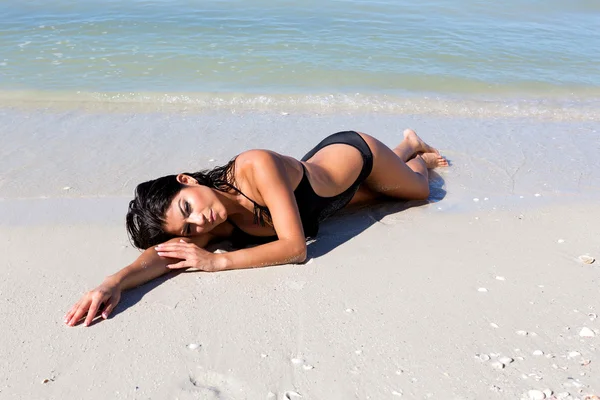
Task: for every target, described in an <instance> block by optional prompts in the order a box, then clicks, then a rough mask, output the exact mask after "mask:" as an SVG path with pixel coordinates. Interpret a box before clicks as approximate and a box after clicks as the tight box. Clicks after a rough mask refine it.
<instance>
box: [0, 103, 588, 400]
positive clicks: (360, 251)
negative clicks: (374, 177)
mask: <svg viewBox="0 0 600 400" xmlns="http://www.w3.org/2000/svg"><path fill="white" fill-rule="evenodd" d="M0 123H1V125H2V126H3V130H2V132H1V133H0V137H1V138H2V147H1V148H0V170H1V171H2V173H1V174H0V199H1V200H0V252H1V253H2V255H3V260H4V261H3V262H2V263H0V266H1V267H0V268H1V273H2V276H3V277H4V279H2V280H1V282H0V301H2V304H3V305H2V325H1V328H0V329H1V332H0V334H1V335H2V337H3V341H2V342H3V344H2V346H1V347H0V359H1V360H2V362H1V364H0V376H2V382H1V383H0V398H2V399H78V398H85V399H98V400H100V399H250V400H254V399H277V400H286V399H289V400H295V399H374V400H375V399H376V400H379V399H395V398H404V399H427V398H431V399H521V398H525V399H530V398H539V399H544V398H546V399H553V398H556V399H559V398H565V399H581V400H583V399H591V398H592V397H591V396H593V395H600V372H599V371H598V365H600V319H599V318H598V314H600V306H599V304H600V303H599V301H598V293H599V292H598V289H599V284H600V260H599V259H600V224H599V223H598V221H600V207H599V206H598V204H599V202H598V201H599V200H600V162H599V161H598V154H600V134H599V132H598V129H597V128H598V126H597V124H595V123H593V122H588V121H585V120H583V121H578V120H572V121H555V120H554V121H550V120H542V119H517V118H506V119H500V118H494V119H484V118H480V119H478V118H456V117H454V118H452V117H441V116H438V117H430V116H426V115H415V116H411V115H386V114H383V113H382V114H377V113H369V114H352V115H345V114H329V115H318V114H299V115H295V114H294V113H293V112H289V114H287V115H281V114H279V113H249V112H244V113H224V112H223V113H216V112H215V113H208V112H207V113H188V114H175V113H171V114H161V113H132V114H128V113H119V112H117V113H94V112H90V111H76V110H75V111H73V110H72V111H64V112H63V111H56V110H54V111H52V110H36V109H13V108H2V109H0ZM406 127H411V128H413V129H415V130H416V131H417V132H418V133H419V134H421V135H422V136H423V138H425V139H426V140H427V141H429V142H430V143H432V144H433V145H435V146H436V147H438V148H439V149H440V151H441V152H442V153H443V154H445V155H446V156H447V157H448V159H449V160H450V162H451V166H450V167H449V168H447V169H444V170H436V172H435V173H434V174H433V179H432V182H431V187H432V195H431V201H430V202H428V203H417V202H413V203H385V204H380V205H377V206H374V207H369V208H365V209H362V210H358V211H354V212H348V213H344V215H341V216H338V217H335V218H333V219H332V220H330V221H328V222H326V223H325V224H323V225H322V227H321V231H320V235H319V237H318V240H317V241H315V242H314V243H311V244H310V245H309V261H308V262H307V263H305V264H303V265H284V266H277V267H269V268H260V269H254V270H240V271H230V272H220V273H204V272H192V271H189V272H183V273H178V274H176V273H172V274H170V275H167V276H166V277H164V278H161V279H158V280H156V281H153V282H151V283H149V284H146V285H143V286H141V287H139V288H137V289H134V290H131V291H128V292H125V293H124V295H123V298H122V300H121V303H120V304H119V306H118V307H117V309H116V310H115V312H114V313H113V314H112V316H111V317H110V318H109V319H108V320H106V321H104V320H97V321H96V322H95V323H94V324H92V325H91V326H90V327H87V328H86V327H83V326H77V327H74V328H70V327H67V326H65V325H64V323H63V316H64V314H65V313H66V312H67V311H68V310H69V308H70V307H71V306H72V305H73V303H74V302H75V301H77V300H78V299H79V297H80V296H81V295H82V294H83V293H85V291H87V290H90V289H92V288H94V287H95V286H96V285H97V284H99V283H100V282H101V281H102V279H103V278H104V277H105V276H107V275H109V274H112V273H114V272H115V271H117V270H118V269H120V268H122V267H124V266H126V265H127V264H128V263H130V262H131V261H132V260H133V259H134V258H135V257H137V255H138V254H139V252H138V251H137V250H136V249H134V248H132V246H131V244H130V243H129V241H128V238H127V235H126V232H125V228H124V216H125V212H126V207H127V203H128V201H129V200H130V198H131V196H132V193H133V188H134V187H135V185H136V184H137V183H139V182H141V181H143V180H146V179H149V178H153V177H157V176H160V175H161V174H166V173H174V172H181V171H190V170H196V169H202V168H208V167H212V166H214V165H218V164H222V163H225V162H226V161H227V160H229V158H231V157H232V156H233V155H235V154H237V153H239V152H241V151H243V150H245V149H248V148H269V149H272V150H275V151H279V152H282V153H286V154H290V155H292V156H297V157H298V156H301V155H302V154H303V153H304V152H305V151H307V150H309V149H310V148H311V147H312V146H313V144H315V143H317V141H318V139H319V138H321V137H324V136H325V135H327V134H329V133H332V132H335V131H340V130H345V129H354V130H359V131H364V132H367V133H370V134H372V135H374V136H376V137H378V138H380V139H381V140H382V141H384V142H385V143H387V144H389V145H393V144H395V143H396V142H398V141H399V140H400V138H401V132H402V130H403V129H404V128H406ZM157 161H160V162H157ZM582 255H587V256H589V257H592V258H595V259H596V260H595V261H594V262H593V263H590V264H586V263H584V262H582V260H581V259H580V258H579V257H580V256H582ZM587 260H588V262H590V261H591V259H587ZM542 396H543V397H542Z"/></svg>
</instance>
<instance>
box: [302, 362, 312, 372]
mask: <svg viewBox="0 0 600 400" xmlns="http://www.w3.org/2000/svg"><path fill="white" fill-rule="evenodd" d="M302 368H303V369H304V370H305V371H310V370H311V369H315V367H313V366H312V365H308V364H304V365H303V366H302Z"/></svg>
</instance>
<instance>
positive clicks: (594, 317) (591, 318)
mask: <svg viewBox="0 0 600 400" xmlns="http://www.w3.org/2000/svg"><path fill="white" fill-rule="evenodd" d="M588 317H590V321H593V320H595V319H596V318H598V315H597V314H595V313H593V312H592V313H589V314H588Z"/></svg>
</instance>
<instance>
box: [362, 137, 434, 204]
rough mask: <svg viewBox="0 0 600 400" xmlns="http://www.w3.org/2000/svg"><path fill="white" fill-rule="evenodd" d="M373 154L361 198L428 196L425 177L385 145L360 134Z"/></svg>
mask: <svg viewBox="0 0 600 400" xmlns="http://www.w3.org/2000/svg"><path fill="white" fill-rule="evenodd" d="M360 135H361V136H362V138H363V139H364V140H365V142H367V144H368V145H369V148H370V149H371V152H372V153H373V170H372V171H371V174H370V175H369V176H368V178H367V179H366V181H365V182H364V183H363V185H361V186H366V189H368V190H364V189H363V190H362V196H364V195H366V194H369V193H370V194H372V195H375V194H379V195H385V196H390V197H394V198H399V199H407V200H410V199H423V198H427V196H428V195H429V182H428V178H427V176H426V175H425V176H424V175H422V174H419V173H416V172H415V171H413V170H412V169H410V167H409V166H408V165H406V163H405V162H404V161H402V160H401V159H400V157H398V155H397V154H396V153H394V152H393V151H392V149H390V148H389V147H387V146H386V145H385V144H383V143H382V142H380V141H379V140H377V139H375V138H374V137H372V136H370V135H367V134H365V133H360Z"/></svg>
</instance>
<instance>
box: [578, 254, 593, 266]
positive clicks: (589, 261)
mask: <svg viewBox="0 0 600 400" xmlns="http://www.w3.org/2000/svg"><path fill="white" fill-rule="evenodd" d="M579 261H581V262H582V263H584V264H593V263H594V261H596V259H595V258H594V257H592V256H588V255H586V254H584V255H582V256H579Z"/></svg>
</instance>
